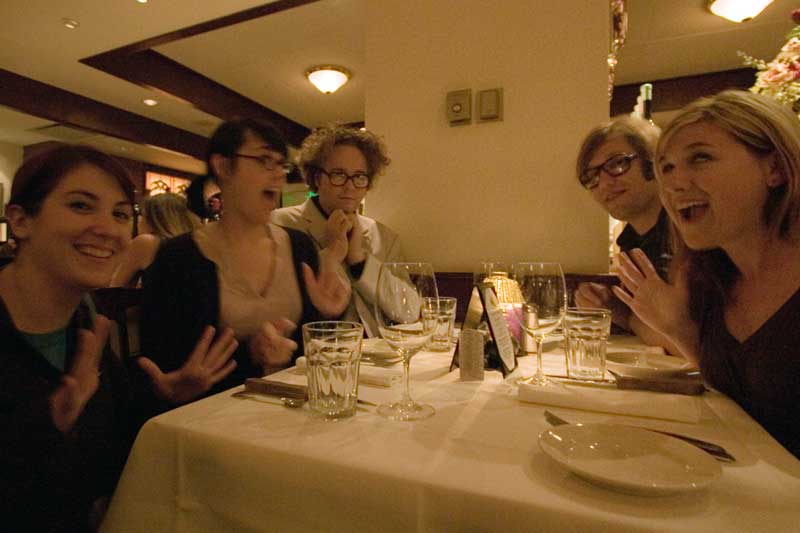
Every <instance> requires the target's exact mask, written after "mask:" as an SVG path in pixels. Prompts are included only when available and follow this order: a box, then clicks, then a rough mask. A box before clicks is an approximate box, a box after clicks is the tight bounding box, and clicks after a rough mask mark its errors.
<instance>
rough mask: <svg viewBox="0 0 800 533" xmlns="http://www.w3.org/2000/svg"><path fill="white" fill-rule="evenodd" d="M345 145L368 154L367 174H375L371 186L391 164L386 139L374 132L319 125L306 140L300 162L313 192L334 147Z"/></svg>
mask: <svg viewBox="0 0 800 533" xmlns="http://www.w3.org/2000/svg"><path fill="white" fill-rule="evenodd" d="M343 144H344V145H350V146H354V147H356V148H358V149H359V150H361V153H362V154H364V158H366V160H367V173H368V174H369V175H370V177H371V178H370V180H369V188H370V189H371V188H372V187H373V185H375V180H376V178H377V177H378V176H380V175H381V174H382V173H383V171H384V169H385V168H386V167H387V166H388V165H389V163H391V159H389V157H388V156H387V154H386V145H385V144H384V143H383V140H382V139H381V138H380V137H378V136H377V135H375V134H374V133H372V132H370V131H367V130H365V129H356V128H350V127H347V126H340V125H329V126H324V127H321V128H317V129H316V130H314V132H313V133H311V135H309V136H308V137H306V139H305V140H304V141H303V145H302V146H301V147H300V152H299V154H298V156H297V165H298V166H299V167H300V170H301V171H302V173H303V178H304V179H305V180H306V183H307V184H308V186H309V188H310V189H311V190H312V191H314V192H317V185H318V174H319V169H320V168H322V167H323V166H324V165H325V161H326V160H327V159H328V157H330V155H331V152H333V149H334V148H335V147H336V146H339V145H343Z"/></svg>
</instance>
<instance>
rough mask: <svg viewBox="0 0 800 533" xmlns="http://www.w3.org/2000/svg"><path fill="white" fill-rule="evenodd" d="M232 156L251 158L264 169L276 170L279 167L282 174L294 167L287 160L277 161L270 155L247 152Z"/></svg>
mask: <svg viewBox="0 0 800 533" xmlns="http://www.w3.org/2000/svg"><path fill="white" fill-rule="evenodd" d="M233 156H234V157H243V158H245V159H253V160H255V161H258V162H259V163H261V166H262V167H264V170H276V169H280V170H281V171H282V172H283V173H284V174H288V173H289V172H291V171H292V169H293V168H294V165H292V164H291V163H287V162H285V161H284V162H279V161H278V160H277V159H275V158H274V157H272V156H269V155H266V154H265V155H249V154H233Z"/></svg>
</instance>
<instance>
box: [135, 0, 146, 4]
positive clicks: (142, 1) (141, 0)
mask: <svg viewBox="0 0 800 533" xmlns="http://www.w3.org/2000/svg"><path fill="white" fill-rule="evenodd" d="M136 1H137V2H139V3H140V4H146V3H147V0H136Z"/></svg>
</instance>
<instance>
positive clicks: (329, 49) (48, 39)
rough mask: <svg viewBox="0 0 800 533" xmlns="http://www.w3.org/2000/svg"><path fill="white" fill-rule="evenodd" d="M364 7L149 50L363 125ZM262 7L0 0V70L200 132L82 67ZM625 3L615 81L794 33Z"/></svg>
mask: <svg viewBox="0 0 800 533" xmlns="http://www.w3.org/2000/svg"><path fill="white" fill-rule="evenodd" d="M367 1H379V0H322V1H320V2H318V3H313V4H309V5H306V6H301V7H297V8H293V9H290V10H287V11H283V12H281V13H277V14H274V15H270V16H267V17H262V18H260V19H254V20H251V21H248V22H245V23H241V24H237V25H235V26H229V27H226V28H223V29H219V30H215V31H213V32H208V33H204V34H200V35H197V36H194V37H190V38H186V39H183V40H180V41H175V42H172V43H169V44H165V45H162V46H159V47H156V48H155V50H156V51H158V52H159V53H161V54H164V55H166V56H168V57H170V58H172V59H174V60H175V61H178V62H179V63H182V64H184V65H185V66H187V67H189V68H191V69H193V70H195V71H198V72H200V73H202V74H203V75H205V76H207V77H208V78H211V79H213V80H215V81H216V82H218V83H221V84H222V85H224V86H226V87H228V88H230V89H232V90H234V91H236V92H239V93H240V94H242V95H244V96H246V97H248V98H250V99H252V100H255V101H256V102H258V103H260V104H262V105H264V106H266V107H268V108H270V109H272V110H274V111H276V112H278V113H280V114H282V115H284V116H286V117H288V118H290V119H291V120H294V121H295V122H298V123H300V124H303V125H305V126H307V127H314V126H316V125H319V124H323V123H326V122H330V121H342V122H356V121H361V120H363V119H364V87H365V84H366V83H367V82H368V80H366V79H365V76H364V75H363V65H364V61H365V59H364V57H365V49H364V48H365V46H364V33H365V32H364V20H365V12H366V2H367ZM431 1H432V0H431ZM487 1H492V0H487ZM503 1H519V2H529V1H531V0H503ZM537 1H543V0H537ZM561 1H567V2H569V1H573V2H575V4H576V11H578V12H579V10H578V9H577V8H578V7H579V6H580V4H581V3H582V2H581V1H578V0H561ZM596 1H601V0H596ZM265 3H269V2H265V1H264V0H224V1H198V0H150V1H149V2H148V3H147V4H140V3H138V2H137V1H136V0H114V1H109V0H60V1H58V2H54V1H53V0H0V20H3V22H4V25H3V32H2V33H0V68H4V69H7V70H10V71H12V72H15V73H17V74H20V75H22V76H26V77H29V78H32V79H35V80H37V81H40V82H43V83H47V84H50V85H54V86H56V87H60V88H62V89H65V90H67V91H71V92H74V93H77V94H80V95H82V96H85V97H88V98H92V99H94V100H98V101H100V102H103V103H106V104H109V105H112V106H115V107H119V108H122V109H125V110H127V111H130V112H133V113H136V114H139V115H142V116H145V117H147V118H150V119H153V120H156V121H159V122H163V123H166V124H169V125H171V126H174V127H178V128H181V129H184V130H187V131H190V132H193V133H196V134H199V135H203V136H208V135H209V134H210V133H211V132H212V131H213V129H214V128H215V127H216V125H217V124H218V123H219V119H218V118H217V117H214V116H211V115H208V114H206V113H204V112H202V111H200V110H198V109H196V108H194V107H193V106H192V105H191V104H189V103H187V102H185V101H182V100H178V99H175V98H170V97H169V96H168V95H164V94H162V93H157V92H155V91H153V90H149V89H146V88H143V87H140V86H138V85H135V84H132V83H129V82H127V81H123V80H121V79H118V78H116V77H113V76H111V75H109V74H106V73H104V72H101V71H99V70H96V69H94V68H92V67H89V66H86V65H84V64H81V63H79V60H80V59H82V58H85V57H88V56H92V55H95V54H99V53H101V52H106V51H108V50H111V49H114V48H117V47H120V46H124V45H128V44H131V43H134V42H138V41H141V40H144V39H147V38H151V37H154V36H157V35H161V34H164V33H167V32H170V31H174V30H177V29H180V28H185V27H187V26H191V25H193V24H197V23H200V22H204V21H207V20H211V19H214V18H218V17H220V16H223V15H226V14H230V13H235V12H238V11H241V10H244V9H247V8H251V7H255V6H259V5H263V4H265ZM627 4H628V12H629V29H628V39H627V43H626V45H625V46H624V48H623V49H622V51H621V53H620V55H619V66H618V71H617V83H619V84H628V83H637V82H644V81H652V80H658V79H664V78H671V77H678V76H686V75H692V74H701V73H705V72H716V71H720V70H728V69H734V68H740V67H741V66H742V63H741V59H740V58H739V57H737V55H736V51H737V50H743V51H746V52H748V53H751V54H752V55H755V56H759V57H763V58H765V59H771V58H772V57H773V56H774V55H775V54H776V52H777V51H778V49H779V48H780V47H781V45H782V44H783V42H784V34H785V33H787V32H788V31H789V30H790V29H791V28H792V26H793V23H792V22H791V20H790V17H789V13H790V12H791V10H792V9H794V8H795V7H798V6H797V2H796V0H775V2H774V3H773V4H772V5H770V6H769V7H768V8H767V9H766V10H765V11H764V12H763V13H762V14H761V15H760V16H759V17H757V18H756V19H754V20H752V21H750V22H748V23H745V24H734V23H731V22H728V21H726V20H723V19H721V18H719V17H716V16H714V15H712V14H710V13H709V12H708V11H707V10H705V8H704V5H705V0H628V2H627ZM576 16H579V15H576ZM63 18H71V19H75V20H77V21H79V23H80V26H79V28H78V29H76V30H69V29H67V28H65V27H64V26H63V24H62V19H63ZM497 31H502V28H497ZM564 45H565V46H568V43H564ZM606 45H607V43H598V46H606ZM320 63H335V64H340V65H342V66H345V67H347V68H349V69H351V70H352V71H353V73H354V77H353V79H352V80H351V82H350V83H348V84H347V85H345V87H344V88H342V89H341V90H340V91H339V92H337V93H335V94H333V95H327V96H326V95H322V94H321V93H319V92H317V91H316V90H315V89H313V88H312V87H311V86H310V85H309V84H308V83H307V81H306V80H305V78H304V76H303V73H304V71H305V70H306V69H307V68H308V67H310V66H312V65H315V64H320ZM0 90H1V88H0ZM655 97H656V98H657V97H658V95H657V92H656V95H655ZM145 98H155V99H156V100H158V101H159V105H157V106H154V107H148V106H145V105H144V104H143V103H142V100H143V99H145ZM50 124H51V122H49V121H44V120H41V119H38V118H35V117H30V116H28V115H25V114H23V113H19V112H16V111H13V110H10V109H8V108H3V107H0V140H2V141H5V142H11V143H15V144H21V145H25V144H31V143H35V142H41V141H43V140H51V139H52V138H53V137H51V136H49V135H48V133H47V131H46V130H45V131H41V130H40V128H42V127H43V126H47V125H50ZM82 140H83V141H84V142H89V143H92V144H97V145H98V146H100V147H102V148H104V149H106V150H109V151H111V152H113V153H117V154H119V155H124V156H126V157H131V158H134V159H141V160H146V161H150V162H153V163H157V164H162V165H165V166H172V167H175V168H179V169H182V170H187V171H190V172H202V163H200V162H199V161H197V160H195V159H193V158H190V157H186V156H179V155H176V154H173V153H167V152H164V151H163V150H159V149H155V148H152V147H149V148H148V147H143V146H139V145H135V144H133V143H126V142H124V141H120V140H117V139H114V138H111V137H105V136H101V135H90V136H88V137H85V138H84V139H82Z"/></svg>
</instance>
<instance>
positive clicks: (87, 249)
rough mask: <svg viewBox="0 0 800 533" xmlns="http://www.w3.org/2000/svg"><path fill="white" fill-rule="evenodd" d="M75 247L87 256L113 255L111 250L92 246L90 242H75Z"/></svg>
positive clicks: (96, 257)
mask: <svg viewBox="0 0 800 533" xmlns="http://www.w3.org/2000/svg"><path fill="white" fill-rule="evenodd" d="M75 249H76V250H78V251H79V252H80V253H82V254H83V255H88V256H89V257H93V258H95V259H108V258H109V257H111V256H112V255H114V251H113V250H110V249H108V248H101V247H98V246H93V245H91V244H76V245H75Z"/></svg>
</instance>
